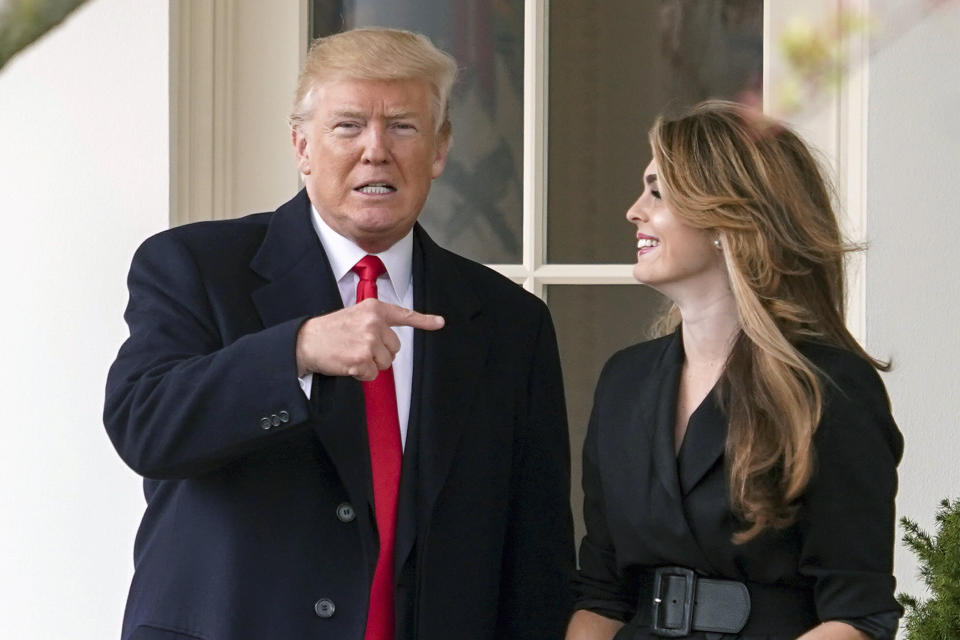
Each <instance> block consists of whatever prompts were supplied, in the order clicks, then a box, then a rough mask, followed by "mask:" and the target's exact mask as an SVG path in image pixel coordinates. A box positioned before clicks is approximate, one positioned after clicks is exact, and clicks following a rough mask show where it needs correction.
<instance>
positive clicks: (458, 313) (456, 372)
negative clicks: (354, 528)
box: [397, 225, 490, 567]
mask: <svg viewBox="0 0 960 640" xmlns="http://www.w3.org/2000/svg"><path fill="white" fill-rule="evenodd" d="M414 238H415V247H416V249H415V252H414V258H415V259H414V277H415V280H414V287H415V288H414V291H415V294H414V295H415V298H416V300H415V307H416V308H417V310H418V311H421V312H424V313H435V314H439V315H442V316H443V317H444V319H445V320H446V324H445V325H444V328H443V329H441V330H439V331H420V330H417V331H415V332H414V343H415V346H414V348H415V350H416V351H417V353H418V354H420V357H419V358H417V360H418V363H420V362H422V366H421V367H420V371H417V370H416V368H415V370H414V380H415V383H414V388H413V394H414V395H413V398H414V403H415V405H414V406H415V409H414V414H415V415H412V416H411V432H413V431H414V430H415V432H416V434H417V445H416V446H417V453H418V456H417V471H418V473H417V478H416V502H417V504H416V511H415V512H412V513H411V512H410V510H409V509H408V508H402V509H401V511H400V513H401V515H400V517H401V522H400V523H398V536H397V541H398V548H397V566H398V567H399V566H402V564H403V562H404V561H405V559H406V557H407V555H408V554H409V552H410V549H411V547H412V545H413V542H414V539H415V537H416V534H415V532H416V531H426V530H427V529H428V528H429V522H430V514H431V513H432V511H433V506H434V504H435V503H436V500H437V496H438V495H439V493H440V490H441V489H442V487H443V485H444V482H445V481H446V478H447V475H448V474H449V472H450V467H451V464H452V462H453V458H454V454H455V453H456V450H457V444H458V442H459V440H460V436H461V434H462V433H463V428H464V425H465V423H466V422H467V414H468V412H469V411H470V409H471V406H472V404H473V402H472V399H473V396H474V393H475V388H476V381H477V378H478V376H477V371H478V370H479V369H480V368H481V367H482V365H483V363H484V361H485V360H486V357H487V351H488V349H489V346H490V337H489V328H488V326H487V324H486V322H485V321H484V317H483V313H482V306H481V303H480V300H479V299H478V298H477V296H476V294H475V293H474V292H473V291H471V290H470V289H469V288H468V287H469V281H468V280H467V279H466V278H465V277H463V276H462V274H461V273H460V270H459V266H458V263H457V261H456V260H455V259H454V258H453V257H452V254H450V253H449V252H447V251H446V250H444V249H442V248H440V247H438V246H437V245H436V244H435V243H434V242H433V240H431V239H430V237H429V236H428V235H427V234H426V232H424V231H423V229H422V228H420V226H419V225H418V226H417V227H416V228H415V235H414ZM417 277H421V280H419V281H417V280H416V278H417ZM416 357H417V356H415V358H416ZM421 358H422V359H421ZM414 419H415V420H416V424H413V422H414ZM408 438H409V436H408ZM408 446H409V444H408ZM404 464H405V465H406V460H405V462H404ZM401 484H402V483H401ZM403 489H404V487H403V486H401V492H402V493H403ZM402 498H403V496H401V499H402ZM401 504H403V503H401ZM406 506H407V507H409V506H410V505H409V504H408V505H406ZM404 518H415V520H416V522H411V521H409V520H408V521H407V522H404V521H403V519H404Z"/></svg>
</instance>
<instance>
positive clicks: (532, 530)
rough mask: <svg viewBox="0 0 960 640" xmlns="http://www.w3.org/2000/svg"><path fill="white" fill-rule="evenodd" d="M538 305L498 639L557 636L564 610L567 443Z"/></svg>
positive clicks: (547, 325)
mask: <svg viewBox="0 0 960 640" xmlns="http://www.w3.org/2000/svg"><path fill="white" fill-rule="evenodd" d="M541 309H542V313H541V315H542V318H541V321H540V327H539V331H538V336H537V338H536V342H535V347H534V357H533V361H532V362H531V363H530V369H529V378H528V379H529V383H528V386H527V397H528V401H527V406H526V410H525V411H524V412H523V415H521V416H519V417H518V420H519V422H520V424H519V425H518V428H517V431H516V434H517V435H516V438H517V442H516V445H515V447H514V454H513V463H512V469H513V471H512V481H511V483H510V488H511V495H510V502H509V504H510V515H509V518H508V531H507V532H506V536H505V540H506V545H505V548H504V553H503V561H502V563H503V564H502V571H501V580H500V611H501V614H500V616H499V620H498V633H497V637H499V638H515V639H526V638H529V639H530V640H533V639H540V638H560V637H563V631H564V628H565V626H566V623H567V619H568V617H569V615H570V604H571V597H570V592H569V584H570V577H571V575H572V573H573V566H574V550H573V517H572V515H571V511H570V442H569V435H568V432H567V413H566V405H565V403H564V397H563V379H562V375H561V371H560V358H559V355H558V352H557V339H556V334H555V333H554V328H553V322H552V320H551V318H550V314H549V312H548V311H547V309H546V307H541ZM517 612H523V614H522V615H518V614H517Z"/></svg>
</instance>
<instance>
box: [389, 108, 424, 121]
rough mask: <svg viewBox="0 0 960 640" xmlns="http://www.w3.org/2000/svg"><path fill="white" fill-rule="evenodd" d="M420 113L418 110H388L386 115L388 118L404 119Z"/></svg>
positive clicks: (414, 116)
mask: <svg viewBox="0 0 960 640" xmlns="http://www.w3.org/2000/svg"><path fill="white" fill-rule="evenodd" d="M419 115H420V112H418V111H410V110H407V111H388V112H387V113H386V116H387V118H388V119H389V120H404V119H406V118H416V117H418V116H419Z"/></svg>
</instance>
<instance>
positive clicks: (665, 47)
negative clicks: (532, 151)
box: [547, 0, 763, 264]
mask: <svg viewBox="0 0 960 640" xmlns="http://www.w3.org/2000/svg"><path fill="white" fill-rule="evenodd" d="M762 62H763V2H762V0H710V1H709V2H705V1H703V0H662V1H660V2H653V1H650V2H637V1H636V0H612V1H610V2H593V1H587V0H551V2H550V96H549V109H550V111H549V117H550V124H549V138H548V140H549V166H548V176H549V177H548V180H549V184H548V199H547V202H548V223H547V230H548V233H547V238H548V242H547V257H548V261H549V262H554V263H612V264H620V263H631V262H633V261H634V252H635V251H636V249H635V246H634V244H635V243H634V239H633V230H632V229H631V228H630V227H628V226H627V224H626V221H625V220H624V218H623V216H624V213H625V212H626V210H627V207H629V206H630V204H631V203H632V202H633V201H634V200H635V199H636V198H637V196H638V195H639V194H640V191H642V187H641V184H640V177H641V173H642V171H643V169H644V167H645V166H646V165H647V163H648V162H649V161H650V151H649V145H648V143H647V130H648V129H649V128H650V125H651V124H652V123H653V118H654V116H656V115H657V114H658V113H660V112H661V111H662V110H664V109H665V108H667V107H668V106H669V107H671V108H674V107H676V108H680V107H683V106H688V105H691V104H694V103H696V102H698V101H700V100H702V99H704V98H708V97H723V98H733V99H750V98H753V99H758V98H759V91H760V86H761V80H762Z"/></svg>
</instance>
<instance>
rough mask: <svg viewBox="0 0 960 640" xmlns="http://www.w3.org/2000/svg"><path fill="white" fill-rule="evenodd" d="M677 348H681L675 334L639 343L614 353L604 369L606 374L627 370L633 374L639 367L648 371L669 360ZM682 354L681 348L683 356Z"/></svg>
mask: <svg viewBox="0 0 960 640" xmlns="http://www.w3.org/2000/svg"><path fill="white" fill-rule="evenodd" d="M677 346H679V341H678V339H677V335H676V334H675V333H670V334H667V335H665V336H661V337H659V338H654V339H653V340H646V341H644V342H639V343H637V344H633V345H630V346H629V347H626V348H624V349H620V350H619V351H617V352H616V353H614V354H613V355H612V356H610V358H609V359H608V360H607V363H606V365H604V367H603V369H604V371H605V372H618V371H623V370H624V369H626V370H629V371H630V372H631V373H636V372H637V367H641V368H643V369H646V368H648V367H651V366H656V365H658V364H661V363H663V362H664V361H666V360H669V359H670V357H669V356H670V355H671V352H672V351H673V349H674V347H677ZM682 353H683V352H682V348H681V351H680V354H681V356H682ZM681 361H682V360H681Z"/></svg>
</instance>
